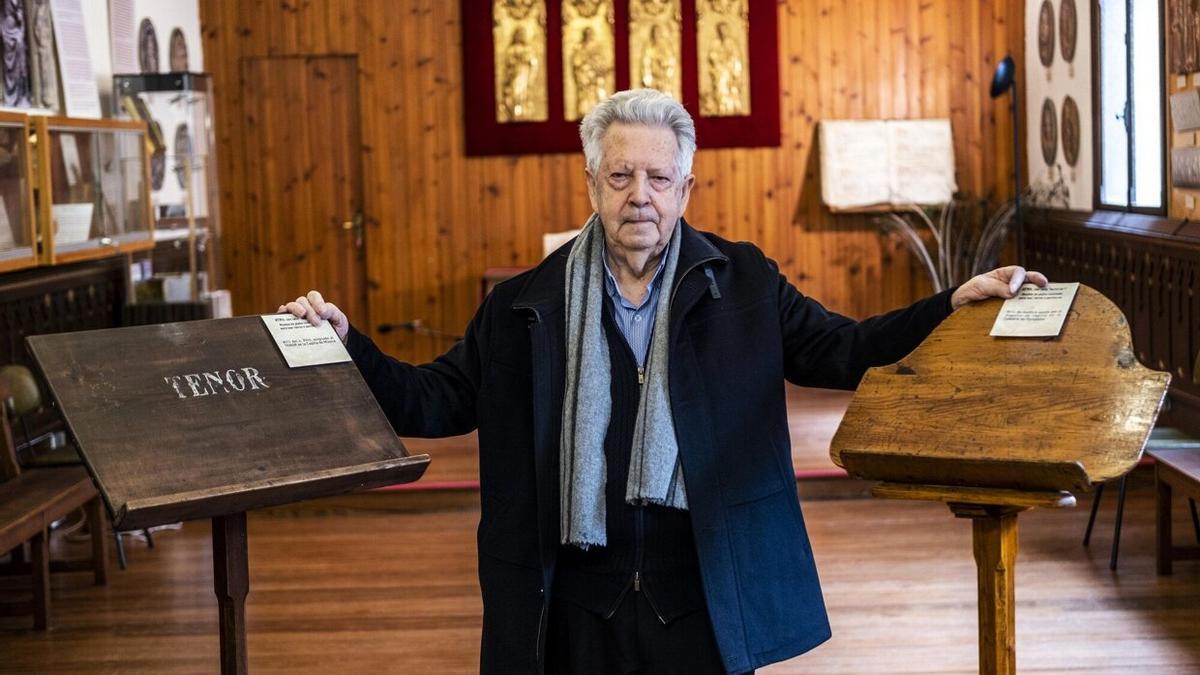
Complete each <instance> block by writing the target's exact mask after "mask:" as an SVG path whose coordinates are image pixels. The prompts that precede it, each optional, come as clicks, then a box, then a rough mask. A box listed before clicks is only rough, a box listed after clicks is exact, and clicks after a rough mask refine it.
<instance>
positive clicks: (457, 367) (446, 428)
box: [279, 291, 488, 437]
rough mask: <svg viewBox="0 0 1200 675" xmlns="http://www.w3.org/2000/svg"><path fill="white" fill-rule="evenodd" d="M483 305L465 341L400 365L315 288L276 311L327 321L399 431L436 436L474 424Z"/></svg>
mask: <svg viewBox="0 0 1200 675" xmlns="http://www.w3.org/2000/svg"><path fill="white" fill-rule="evenodd" d="M487 307H488V303H487V302H485V303H484V305H483V307H481V308H480V309H479V312H478V313H477V314H476V317H475V319H474V320H473V321H472V322H471V324H470V325H469V326H468V327H467V332H466V335H465V336H464V337H463V339H461V340H459V341H458V342H457V343H455V345H454V346H453V347H451V348H450V350H449V351H447V352H446V353H445V354H442V355H441V356H439V357H438V358H437V359H435V360H434V361H433V362H432V363H427V364H423V365H412V364H409V363H404V362H403V361H400V360H398V359H395V358H393V357H391V356H388V355H387V354H384V353H383V352H382V351H381V350H380V349H379V347H377V346H376V345H375V343H374V342H372V341H371V339H370V338H368V337H367V336H365V335H363V334H362V333H360V332H358V331H357V330H355V329H354V328H353V327H352V326H351V325H350V321H349V319H347V317H346V315H345V314H344V313H343V312H342V311H341V310H340V309H338V307H337V306H336V305H334V304H333V303H331V302H326V301H325V299H324V298H323V297H321V294H320V293H319V292H317V291H310V292H309V293H308V295H306V296H301V297H299V298H297V299H296V300H294V301H292V302H289V303H287V304H286V305H280V307H279V311H280V312H291V313H292V314H293V315H295V316H298V317H300V318H302V319H307V320H308V321H310V322H312V324H313V325H320V323H321V321H329V323H330V324H331V325H332V326H333V329H334V332H336V333H337V335H338V337H339V338H341V340H342V342H344V343H345V344H346V350H347V351H348V352H350V357H351V358H352V359H354V364H355V365H356V366H357V367H358V370H359V372H360V373H361V374H362V376H363V379H364V380H366V382H367V386H368V387H370V389H371V393H372V394H374V395H375V399H376V400H377V401H379V405H380V407H381V408H382V409H383V412H384V414H386V415H387V418H388V421H390V422H391V424H392V428H394V429H395V430H396V433H397V434H399V435H401V436H421V437H439V436H454V435H458V434H465V433H467V432H469V431H472V430H473V429H474V428H475V425H476V422H475V396H476V393H477V392H478V391H479V383H480V377H481V376H480V373H481V371H482V369H481V367H480V358H481V357H480V350H479V345H480V344H484V343H486V340H485V339H482V338H481V336H482V335H484V334H486V331H487V328H486V324H487V321H486V316H487V311H486V308H487Z"/></svg>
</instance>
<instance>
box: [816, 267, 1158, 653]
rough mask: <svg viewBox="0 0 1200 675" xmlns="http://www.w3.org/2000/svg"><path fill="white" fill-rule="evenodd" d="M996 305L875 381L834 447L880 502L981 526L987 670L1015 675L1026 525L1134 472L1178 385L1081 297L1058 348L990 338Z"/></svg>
mask: <svg viewBox="0 0 1200 675" xmlns="http://www.w3.org/2000/svg"><path fill="white" fill-rule="evenodd" d="M1001 304H1002V301H1001V300H999V299H995V300H989V301H986V302H980V303H975V304H972V305H968V306H966V307H963V308H962V309H959V310H958V311H956V312H955V313H954V314H952V315H951V316H950V317H949V318H948V319H946V320H945V321H944V322H943V323H942V325H940V326H939V327H938V328H937V329H936V330H935V331H934V332H933V333H932V334H931V335H930V336H929V337H928V338H927V339H926V340H925V341H924V342H923V343H921V345H920V346H919V347H917V349H916V350H915V351H913V352H912V353H911V354H909V355H908V356H907V357H905V358H904V359H902V360H901V361H900V362H899V363H896V364H894V365H890V366H884V367H881V368H872V369H871V370H869V371H868V372H867V374H866V376H865V377H864V378H863V381H862V383H861V384H860V385H859V388H858V391H857V392H856V393H855V394H854V398H853V400H851V402H850V407H849V409H848V410H847V411H846V416H845V418H843V420H842V424H841V426H840V427H839V428H838V431H837V433H836V435H835V436H834V438H833V442H832V444H831V450H830V455H831V456H832V458H833V461H834V463H836V464H837V465H838V466H841V467H843V468H845V469H846V471H847V472H848V473H850V474H851V475H852V476H856V477H860V478H865V479H869V480H877V481H881V482H880V483H879V484H877V485H876V486H875V487H874V488H873V489H872V494H873V495H875V496H876V497H886V498H895V499H924V500H933V501H941V502H945V503H946V504H948V505H949V507H950V510H951V511H952V512H953V513H954V515H955V516H957V517H959V518H969V519H971V521H972V537H973V542H974V554H975V563H976V566H977V570H978V581H979V670H980V672H982V673H1014V672H1015V671H1016V641H1015V621H1014V619H1015V613H1014V610H1015V605H1014V581H1015V577H1014V574H1013V567H1014V564H1015V562H1016V557H1017V514H1018V513H1019V512H1020V511H1023V510H1025V509H1029V508H1033V507H1037V506H1042V507H1066V506H1074V505H1075V497H1074V495H1073V494H1072V493H1073V492H1075V491H1078V490H1086V489H1088V487H1089V486H1091V485H1094V484H1097V483H1101V482H1104V481H1106V480H1110V479H1112V478H1116V477H1118V476H1121V475H1123V474H1124V473H1126V472H1127V471H1129V470H1131V469H1132V468H1133V467H1134V466H1135V465H1136V464H1137V462H1138V460H1139V458H1140V457H1141V454H1142V447H1143V446H1144V445H1145V443H1146V439H1147V437H1148V436H1149V434H1150V429H1151V427H1153V426H1154V421H1155V419H1156V418H1157V416H1158V410H1159V406H1160V405H1161V404H1162V401H1163V397H1164V396H1165V395H1166V391H1167V384H1168V382H1169V381H1170V375H1168V374H1167V373H1160V372H1156V371H1152V370H1149V369H1147V368H1144V367H1142V366H1141V365H1140V364H1139V363H1138V362H1137V359H1136V358H1135V357H1134V351H1133V346H1132V343H1131V340H1130V333H1129V325H1128V323H1127V322H1126V320H1125V317H1124V316H1123V315H1122V314H1121V311H1120V310H1119V309H1118V308H1117V307H1116V306H1115V305H1114V304H1113V303H1112V302H1110V301H1109V300H1108V299H1107V298H1105V297H1104V296H1103V295H1101V294H1100V293H1099V292H1097V291H1095V290H1093V289H1091V288H1088V287H1087V286H1083V285H1080V287H1079V292H1078V294H1077V295H1076V297H1075V301H1074V304H1073V306H1072V308H1071V310H1070V313H1069V315H1068V316H1067V319H1066V322H1065V324H1064V326H1063V329H1062V332H1061V333H1060V334H1059V335H1058V336H1057V337H1053V338H996V337H989V335H988V333H989V332H990V330H991V327H992V324H993V322H994V321H995V319H996V315H997V313H998V311H999V309H1000V306H1001Z"/></svg>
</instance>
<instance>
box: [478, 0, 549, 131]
mask: <svg viewBox="0 0 1200 675" xmlns="http://www.w3.org/2000/svg"><path fill="white" fill-rule="evenodd" d="M492 44H493V46H494V47H493V49H494V52H493V54H494V58H495V71H496V120H497V121H499V122H544V121H546V120H547V119H549V118H550V113H549V106H548V104H547V101H548V98H549V96H548V94H547V93H546V6H545V3H544V1H543V0H495V1H494V2H493V3H492Z"/></svg>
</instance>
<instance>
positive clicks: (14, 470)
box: [0, 386, 108, 630]
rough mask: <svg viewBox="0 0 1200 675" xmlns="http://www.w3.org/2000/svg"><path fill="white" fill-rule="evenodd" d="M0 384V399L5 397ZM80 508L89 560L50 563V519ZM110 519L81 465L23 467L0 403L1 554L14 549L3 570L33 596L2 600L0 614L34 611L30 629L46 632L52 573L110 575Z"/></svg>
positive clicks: (102, 580) (98, 578) (101, 579)
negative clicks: (20, 579)
mask: <svg viewBox="0 0 1200 675" xmlns="http://www.w3.org/2000/svg"><path fill="white" fill-rule="evenodd" d="M7 399H8V394H7V387H2V386H0V401H2V400H7ZM80 507H83V508H84V509H85V511H86V513H87V519H88V525H89V527H90V528H91V542H92V556H91V559H90V560H81V561H62V562H59V561H55V562H54V563H51V561H50V536H49V529H50V525H51V523H53V522H54V521H56V520H59V519H60V518H65V517H66V516H67V515H69V514H70V513H72V512H73V511H75V510H76V509H78V508H80ZM107 524H108V519H107V518H106V517H105V514H104V506H103V503H102V502H101V501H100V495H99V493H97V492H96V486H95V485H93V484H92V479H91V478H90V477H89V476H88V474H87V471H86V470H85V469H84V468H83V466H68V467H59V468H46V469H32V470H29V471H22V470H21V467H20V465H19V464H18V463H17V457H16V452H15V451H14V446H13V440H12V430H11V427H10V426H9V423H8V413H7V406H4V405H0V554H3V553H6V552H9V551H12V552H13V553H14V556H13V558H14V560H13V562H10V563H9V564H8V565H6V566H5V567H4V569H3V570H2V571H3V572H4V573H13V574H29V575H30V576H31V577H32V581H33V598H32V599H31V600H28V601H20V602H5V603H0V615H6V616H11V615H25V614H33V627H34V628H35V629H37V630H45V629H46V627H47V626H48V625H49V622H50V572H51V571H55V572H59V571H63V572H70V571H79V570H88V569H90V570H92V572H93V573H94V574H95V578H96V584H98V585H103V584H104V583H105V582H106V581H107V580H108V578H107V575H108V539H107V537H106V532H105V531H106V529H107ZM27 541H28V542H29V544H30V549H31V552H30V561H29V563H25V562H24V554H23V552H24V544H25V542H27Z"/></svg>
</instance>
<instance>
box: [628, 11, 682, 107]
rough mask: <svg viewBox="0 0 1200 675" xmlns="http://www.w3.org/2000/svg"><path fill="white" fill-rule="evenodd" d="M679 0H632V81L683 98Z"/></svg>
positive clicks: (630, 38) (632, 84) (630, 28)
mask: <svg viewBox="0 0 1200 675" xmlns="http://www.w3.org/2000/svg"><path fill="white" fill-rule="evenodd" d="M682 22H683V18H682V15H681V13H680V8H679V0H630V2H629V82H630V86H631V87H647V88H650V89H657V90H659V91H661V92H665V93H667V94H670V95H671V96H674V97H675V100H677V101H682V100H683V77H682V76H681V68H680V63H681V61H682V57H681V53H680V46H681V44H682V40H683V28H682Z"/></svg>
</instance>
